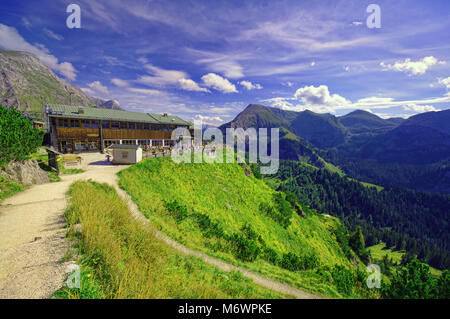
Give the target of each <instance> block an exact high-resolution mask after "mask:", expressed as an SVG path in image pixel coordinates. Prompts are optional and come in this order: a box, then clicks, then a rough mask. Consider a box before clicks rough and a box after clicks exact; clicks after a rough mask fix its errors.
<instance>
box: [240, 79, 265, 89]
mask: <svg viewBox="0 0 450 319" xmlns="http://www.w3.org/2000/svg"><path fill="white" fill-rule="evenodd" d="M239 84H240V85H242V86H243V87H245V88H246V89H247V90H249V91H250V90H261V89H262V88H263V87H262V86H261V84H258V83H255V84H253V83H252V82H250V81H240V82H239Z"/></svg>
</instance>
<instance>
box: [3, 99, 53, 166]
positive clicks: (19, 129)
mask: <svg viewBox="0 0 450 319" xmlns="http://www.w3.org/2000/svg"><path fill="white" fill-rule="evenodd" d="M43 138H44V132H43V131H41V130H38V129H36V128H34V127H33V126H32V125H31V123H30V121H28V120H27V119H26V118H25V117H24V116H23V115H22V113H21V112H20V111H17V110H15V109H7V108H5V107H3V106H2V105H0V167H2V166H5V165H6V164H8V163H9V162H11V161H22V160H25V159H26V158H27V156H28V155H29V154H31V153H34V152H36V151H37V149H38V147H39V146H41V145H42V140H43Z"/></svg>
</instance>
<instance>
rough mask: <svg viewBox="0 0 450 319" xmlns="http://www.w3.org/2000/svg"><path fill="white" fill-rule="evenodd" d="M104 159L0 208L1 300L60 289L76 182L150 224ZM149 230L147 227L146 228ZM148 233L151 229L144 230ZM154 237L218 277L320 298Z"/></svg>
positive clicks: (91, 159) (89, 158) (93, 157)
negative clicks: (104, 187)
mask: <svg viewBox="0 0 450 319" xmlns="http://www.w3.org/2000/svg"><path fill="white" fill-rule="evenodd" d="M103 158H104V157H103V156H102V155H100V154H89V155H86V156H85V160H86V163H93V165H85V167H84V169H85V170H86V172H84V173H82V174H76V175H67V176H63V177H62V181H61V182H57V183H50V184H44V185H35V186H32V187H30V188H29V189H27V190H26V191H24V192H22V193H19V194H16V195H15V196H13V197H10V198H8V199H6V200H5V201H4V202H3V203H2V205H1V206H0V234H2V235H1V237H0V299H1V298H47V297H49V296H50V295H51V294H52V293H53V292H54V291H55V290H57V289H58V288H60V287H61V286H62V284H63V280H64V278H65V276H66V274H65V269H66V267H67V265H68V263H62V262H61V259H62V258H63V256H64V254H65V253H66V251H67V249H68V247H69V246H68V243H67V241H66V240H65V230H64V229H63V226H64V223H65V222H64V218H63V212H64V210H65V208H66V206H67V200H68V199H67V195H66V193H67V191H68V189H69V187H70V185H71V184H72V183H73V182H74V181H77V180H88V179H92V180H95V181H97V182H100V183H107V184H110V185H111V186H113V187H114V188H115V189H116V190H117V192H118V194H119V195H120V197H121V198H122V199H123V200H124V202H125V203H126V204H127V206H128V208H129V209H130V211H131V213H132V214H133V216H134V217H135V218H136V219H137V220H139V221H141V222H142V223H143V224H146V225H149V221H148V219H147V218H145V216H144V215H143V214H142V213H141V212H140V211H139V209H138V207H137V205H136V204H135V203H134V202H133V201H132V200H131V198H130V196H129V195H128V194H127V193H126V192H125V191H123V190H122V189H120V188H119V186H118V178H117V175H116V173H117V172H118V171H120V170H122V169H124V168H126V166H109V165H101V164H104V163H101V161H102V160H103ZM149 226H150V225H149ZM149 228H150V227H149ZM151 230H152V231H153V232H154V233H155V235H156V236H157V237H158V238H159V239H161V240H162V241H164V242H165V243H166V244H167V245H170V246H171V247H173V248H175V249H177V250H178V251H180V252H182V253H184V254H187V255H192V256H195V257H198V258H201V259H202V260H204V261H205V262H207V263H208V264H211V265H214V266H216V267H218V268H219V269H221V270H223V271H231V270H236V271H240V272H241V273H242V274H243V275H244V276H246V277H248V278H251V279H252V280H253V281H254V282H255V283H257V284H259V285H261V286H264V287H267V288H269V289H272V290H274V291H277V292H281V293H283V294H286V295H290V296H293V297H295V298H301V299H304V298H308V299H309V298H320V297H319V296H316V295H313V294H310V293H307V292H305V291H302V290H300V289H297V288H294V287H292V286H289V285H287V284H284V283H281V282H278V281H276V280H273V279H270V278H267V277H264V276H261V275H258V274H256V273H254V272H251V271H249V270H247V269H244V268H241V267H237V266H234V265H231V264H229V263H226V262H224V261H222V260H219V259H217V258H214V257H211V256H208V255H206V254H204V253H201V252H198V251H195V250H192V249H189V248H187V247H185V246H183V245H181V244H179V243H178V242H176V241H174V240H172V239H171V238H169V237H168V236H166V235H165V234H163V233H161V232H160V231H158V230H155V229H154V228H153V227H151Z"/></svg>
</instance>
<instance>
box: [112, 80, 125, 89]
mask: <svg viewBox="0 0 450 319" xmlns="http://www.w3.org/2000/svg"><path fill="white" fill-rule="evenodd" d="M111 83H112V84H114V85H115V86H118V87H121V88H125V87H128V86H129V84H128V82H127V81H125V80H122V79H118V78H113V79H111Z"/></svg>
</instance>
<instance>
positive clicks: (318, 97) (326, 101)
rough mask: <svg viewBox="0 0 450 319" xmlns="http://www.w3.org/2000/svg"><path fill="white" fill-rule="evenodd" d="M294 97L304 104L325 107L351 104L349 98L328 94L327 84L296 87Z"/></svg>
mask: <svg viewBox="0 0 450 319" xmlns="http://www.w3.org/2000/svg"><path fill="white" fill-rule="evenodd" d="M294 97H295V98H296V99H298V100H301V101H302V102H303V103H304V104H306V105H316V106H317V105H322V106H327V107H342V106H348V105H349V104H351V102H350V101H349V100H347V99H346V98H344V97H342V96H340V95H338V94H330V91H329V90H328V86H326V85H320V86H318V87H315V86H312V85H311V86H305V87H303V88H300V89H298V90H297V91H296V92H295V94H294Z"/></svg>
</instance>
